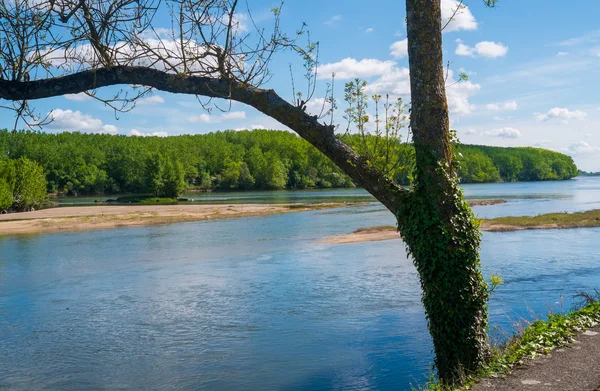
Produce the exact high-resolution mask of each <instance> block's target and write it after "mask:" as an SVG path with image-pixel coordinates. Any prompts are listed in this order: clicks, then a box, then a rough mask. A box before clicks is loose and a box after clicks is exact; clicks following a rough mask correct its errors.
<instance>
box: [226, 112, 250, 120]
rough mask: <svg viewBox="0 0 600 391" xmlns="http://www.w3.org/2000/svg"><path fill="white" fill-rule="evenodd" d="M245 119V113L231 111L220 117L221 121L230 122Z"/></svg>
mask: <svg viewBox="0 0 600 391" xmlns="http://www.w3.org/2000/svg"><path fill="white" fill-rule="evenodd" d="M244 118H246V112H245V111H231V112H229V113H225V114H223V115H221V119H222V120H223V121H227V120H231V119H244Z"/></svg>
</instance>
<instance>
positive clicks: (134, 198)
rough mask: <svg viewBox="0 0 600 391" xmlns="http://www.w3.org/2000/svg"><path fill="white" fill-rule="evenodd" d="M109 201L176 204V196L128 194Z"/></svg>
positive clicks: (116, 202)
mask: <svg viewBox="0 0 600 391" xmlns="http://www.w3.org/2000/svg"><path fill="white" fill-rule="evenodd" d="M108 202H109V203H115V204H140V205H175V204H177V200H176V199H175V198H161V197H153V196H150V195H126V196H120V197H119V198H117V199H116V200H109V201H108Z"/></svg>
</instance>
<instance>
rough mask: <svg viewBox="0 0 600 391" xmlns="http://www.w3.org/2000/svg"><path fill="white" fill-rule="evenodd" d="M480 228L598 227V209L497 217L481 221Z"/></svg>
mask: <svg viewBox="0 0 600 391" xmlns="http://www.w3.org/2000/svg"><path fill="white" fill-rule="evenodd" d="M481 227H482V229H484V230H486V231H511V230H515V229H551V228H582V227H600V209H594V210H589V211H587V212H577V213H566V212H565V213H549V214H543V215H539V216H517V217H513V216H510V217H498V218H495V219H486V220H482V222H481Z"/></svg>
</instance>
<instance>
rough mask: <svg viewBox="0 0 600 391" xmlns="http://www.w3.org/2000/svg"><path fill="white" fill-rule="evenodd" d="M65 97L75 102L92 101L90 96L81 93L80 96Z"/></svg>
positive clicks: (70, 95)
mask: <svg viewBox="0 0 600 391" xmlns="http://www.w3.org/2000/svg"><path fill="white" fill-rule="evenodd" d="M64 97H65V98H66V99H68V100H72V101H75V102H84V101H86V100H90V99H92V98H91V97H90V96H89V95H86V94H85V93H83V92H80V93H79V94H66V95H64Z"/></svg>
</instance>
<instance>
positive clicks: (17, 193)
mask: <svg viewBox="0 0 600 391" xmlns="http://www.w3.org/2000/svg"><path fill="white" fill-rule="evenodd" d="M3 171H4V173H3V175H2V177H3V178H4V181H5V182H6V183H7V184H8V188H10V190H11V192H12V208H13V209H15V210H17V211H24V210H30V209H33V208H37V207H39V206H40V205H41V204H42V203H43V202H44V201H45V200H46V198H47V195H46V177H45V175H44V170H43V169H42V166H40V165H39V164H38V163H36V162H34V161H31V160H29V159H27V158H24V157H21V158H19V159H14V160H9V161H8V162H7V164H6V165H5V167H4V169H3ZM4 198H5V199H6V197H4ZM5 202H6V201H5Z"/></svg>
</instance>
